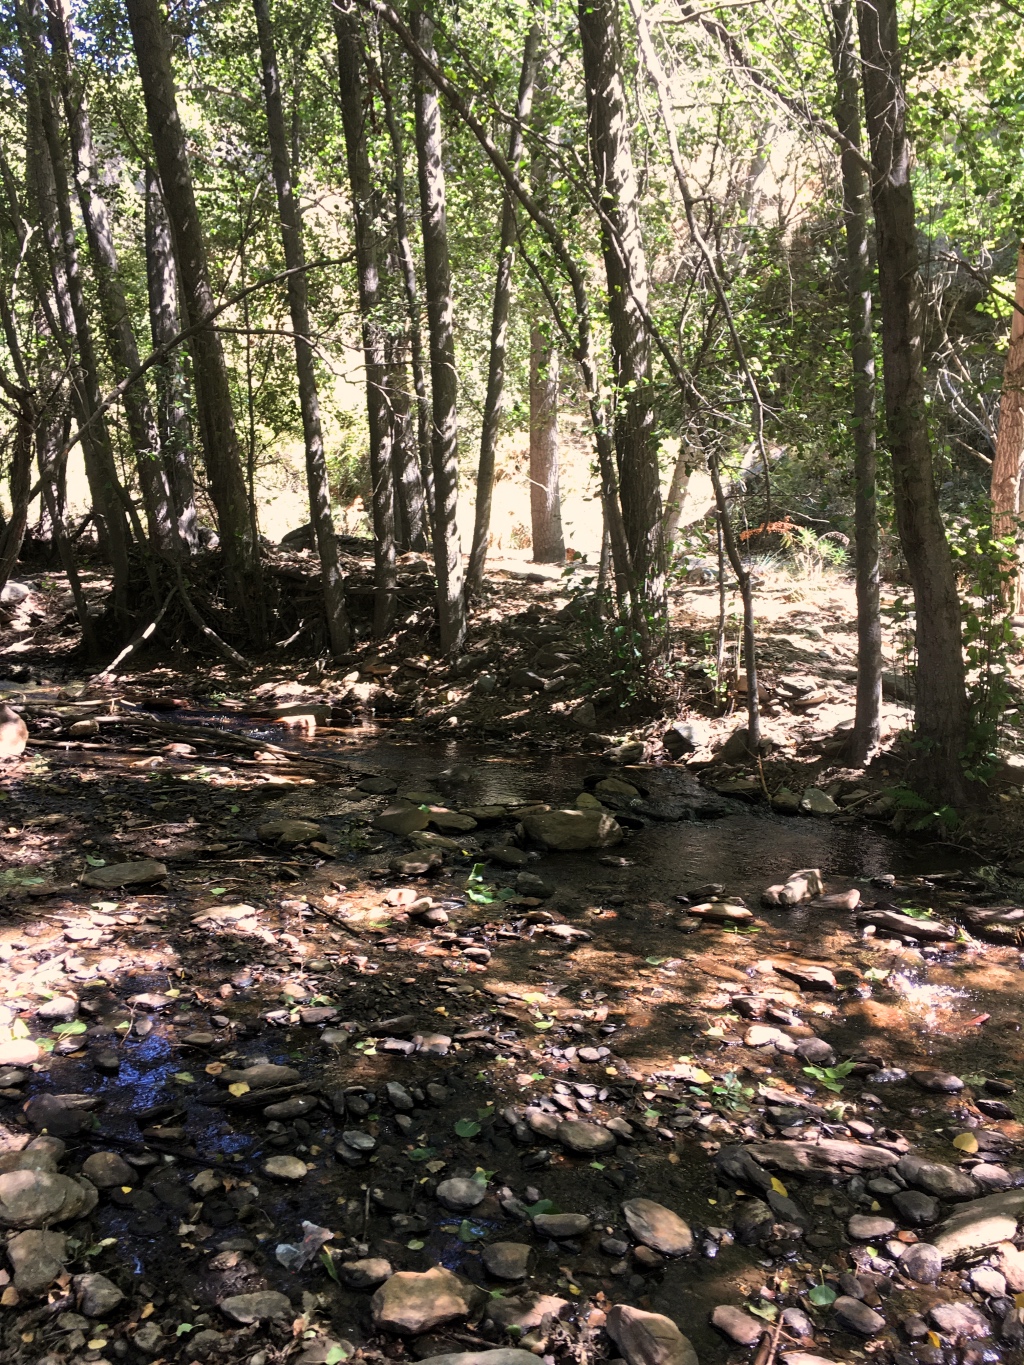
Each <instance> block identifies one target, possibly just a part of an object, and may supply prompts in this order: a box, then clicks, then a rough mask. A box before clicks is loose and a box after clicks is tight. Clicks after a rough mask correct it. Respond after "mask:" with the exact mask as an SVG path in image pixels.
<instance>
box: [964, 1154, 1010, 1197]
mask: <svg viewBox="0 0 1024 1365" xmlns="http://www.w3.org/2000/svg"><path fill="white" fill-rule="evenodd" d="M1015 1177H1016V1173H1015V1174H1014V1175H1011V1173H1010V1172H1009V1171H1008V1170H1007V1169H1006V1167H1005V1166H995V1165H993V1164H992V1163H991V1162H989V1161H983V1162H982V1163H981V1165H980V1166H972V1167H971V1179H972V1180H973V1181H975V1183H976V1184H977V1185H978V1187H979V1188H980V1190H981V1192H982V1194H994V1193H995V1192H996V1191H997V1190H1008V1189H1011V1188H1012V1187H1013V1186H1015V1185H1017V1184H1018V1183H1019V1182H1018V1180H1017V1179H1016V1178H1015Z"/></svg>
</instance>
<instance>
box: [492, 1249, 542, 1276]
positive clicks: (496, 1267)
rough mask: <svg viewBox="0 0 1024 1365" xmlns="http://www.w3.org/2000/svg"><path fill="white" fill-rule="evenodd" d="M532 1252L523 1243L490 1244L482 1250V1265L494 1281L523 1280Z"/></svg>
mask: <svg viewBox="0 0 1024 1365" xmlns="http://www.w3.org/2000/svg"><path fill="white" fill-rule="evenodd" d="M532 1256H533V1250H532V1248H530V1247H529V1246H527V1245H526V1244H525V1243H524V1242H492V1243H491V1244H490V1246H485V1247H484V1249H483V1256H482V1260H483V1264H484V1269H485V1270H486V1271H487V1273H488V1275H493V1276H494V1278H495V1279H496V1280H525V1279H526V1276H527V1275H528V1274H529V1273H530V1258H531V1257H532Z"/></svg>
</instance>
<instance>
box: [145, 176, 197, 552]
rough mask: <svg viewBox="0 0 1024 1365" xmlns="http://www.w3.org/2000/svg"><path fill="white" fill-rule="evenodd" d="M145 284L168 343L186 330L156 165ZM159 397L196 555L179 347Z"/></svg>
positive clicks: (167, 451)
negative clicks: (181, 313) (183, 324)
mask: <svg viewBox="0 0 1024 1365" xmlns="http://www.w3.org/2000/svg"><path fill="white" fill-rule="evenodd" d="M146 284H147V288H148V293H149V329H150V334H151V336H152V341H153V346H154V348H157V347H160V346H166V345H168V344H169V343H170V342H171V341H173V340H174V338H175V337H176V336H177V335H178V333H179V332H180V331H181V320H180V316H179V313H178V274H177V270H176V269H175V265H174V250H173V248H172V246H171V230H170V227H169V226H168V223H167V214H166V212H165V211H164V201H163V198H162V196H161V193H160V181H159V179H158V178H157V175H156V172H155V171H154V170H153V168H152V167H151V166H147V167H146ZM156 399H157V407H156V415H157V426H158V428H159V432H160V449H161V451H162V452H163V457H164V467H165V469H166V471H167V478H168V481H169V483H170V488H171V498H172V499H173V502H174V514H175V519H176V521H177V525H178V539H179V541H180V543H181V545H182V546H183V547H184V548H185V550H186V552H187V553H188V554H189V555H193V554H195V552H196V550H197V549H198V548H199V520H198V514H197V512H196V486H195V475H194V472H193V468H192V414H191V412H190V411H189V401H188V381H187V380H186V378H185V369H184V364H183V359H182V355H181V353H180V352H175V353H173V354H171V355H169V356H168V357H167V359H166V360H165V361H164V362H163V364H162V365H158V366H157V368H156Z"/></svg>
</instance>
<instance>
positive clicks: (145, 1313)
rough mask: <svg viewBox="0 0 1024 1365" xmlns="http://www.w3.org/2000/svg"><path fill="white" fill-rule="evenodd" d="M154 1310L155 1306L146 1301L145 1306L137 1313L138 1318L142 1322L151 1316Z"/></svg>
mask: <svg viewBox="0 0 1024 1365" xmlns="http://www.w3.org/2000/svg"><path fill="white" fill-rule="evenodd" d="M155 1312H156V1308H155V1307H154V1306H153V1304H151V1303H147V1304H146V1306H145V1308H144V1309H143V1310H142V1312H141V1313H140V1314H139V1318H140V1320H141V1321H142V1322H145V1321H146V1319H147V1318H151V1317H152V1316H153V1314H154V1313H155Z"/></svg>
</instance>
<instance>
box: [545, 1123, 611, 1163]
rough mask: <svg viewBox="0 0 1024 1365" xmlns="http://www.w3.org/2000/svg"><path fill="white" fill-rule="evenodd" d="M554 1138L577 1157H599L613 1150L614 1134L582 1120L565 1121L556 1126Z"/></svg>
mask: <svg viewBox="0 0 1024 1365" xmlns="http://www.w3.org/2000/svg"><path fill="white" fill-rule="evenodd" d="M555 1136H556V1137H557V1138H558V1141H559V1142H560V1143H561V1144H562V1146H563V1147H568V1149H569V1151H570V1152H575V1153H576V1155H577V1156H601V1155H602V1154H603V1153H604V1152H613V1151H614V1150H615V1134H614V1133H610V1132H609V1131H608V1129H607V1128H602V1127H600V1126H599V1125H598V1124H596V1123H587V1122H586V1121H585V1120H584V1119H566V1120H565V1122H563V1123H560V1124H559V1125H558V1128H557V1129H556V1131H555Z"/></svg>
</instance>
